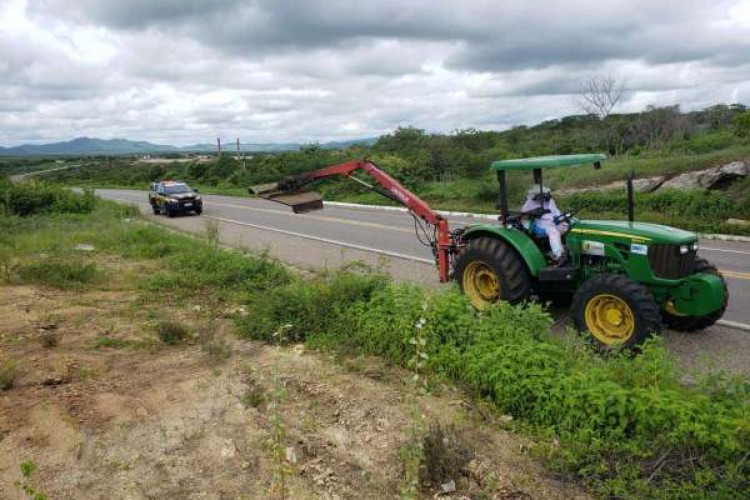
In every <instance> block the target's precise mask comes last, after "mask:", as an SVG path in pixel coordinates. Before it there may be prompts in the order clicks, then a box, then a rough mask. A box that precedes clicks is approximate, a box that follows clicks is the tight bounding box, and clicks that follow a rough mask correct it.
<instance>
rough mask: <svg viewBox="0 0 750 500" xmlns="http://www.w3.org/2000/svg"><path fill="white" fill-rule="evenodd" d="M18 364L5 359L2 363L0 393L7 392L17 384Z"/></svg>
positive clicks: (0, 368) (0, 364)
mask: <svg viewBox="0 0 750 500" xmlns="http://www.w3.org/2000/svg"><path fill="white" fill-rule="evenodd" d="M17 375H18V372H17V371H16V362H15V361H13V360H12V359H5V360H3V361H2V362H0V391H7V390H8V389H10V388H12V387H13V384H15V383H16V377H17Z"/></svg>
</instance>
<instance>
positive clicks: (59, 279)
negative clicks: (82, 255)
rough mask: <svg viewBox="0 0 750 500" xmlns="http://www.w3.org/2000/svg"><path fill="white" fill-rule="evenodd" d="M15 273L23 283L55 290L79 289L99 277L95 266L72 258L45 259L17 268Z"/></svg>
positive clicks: (99, 274)
mask: <svg viewBox="0 0 750 500" xmlns="http://www.w3.org/2000/svg"><path fill="white" fill-rule="evenodd" d="M17 272H18V275H19V277H20V278H21V280H22V281H23V282H24V283H30V284H35V285H45V286H51V287H55V288H81V287H83V286H84V285H87V284H89V283H92V282H94V281H96V280H98V279H99V278H100V277H101V272H100V271H99V268H98V267H97V266H96V264H94V263H93V262H84V261H82V260H79V259H77V258H74V257H70V258H61V257H45V258H42V259H39V260H35V261H32V262H30V263H28V264H23V265H20V266H18V270H17Z"/></svg>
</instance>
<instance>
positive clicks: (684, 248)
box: [680, 245, 690, 255]
mask: <svg viewBox="0 0 750 500" xmlns="http://www.w3.org/2000/svg"><path fill="white" fill-rule="evenodd" d="M689 251H690V247H689V246H688V245H680V255H685V254H686V253H688V252H689Z"/></svg>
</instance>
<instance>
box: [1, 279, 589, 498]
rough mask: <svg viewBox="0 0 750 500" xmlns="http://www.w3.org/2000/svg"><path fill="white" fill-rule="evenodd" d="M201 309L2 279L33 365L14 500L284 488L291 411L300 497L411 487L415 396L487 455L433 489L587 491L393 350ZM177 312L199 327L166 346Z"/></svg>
mask: <svg viewBox="0 0 750 500" xmlns="http://www.w3.org/2000/svg"><path fill="white" fill-rule="evenodd" d="M131 271H132V270H131ZM120 274H121V275H127V273H124V274H123V273H120ZM139 297H140V298H139ZM199 309H200V307H196V306H195V305H193V304H183V305H182V306H180V307H178V306H169V305H165V304H154V303H149V302H148V301H144V300H143V297H142V296H141V295H140V294H139V292H137V291H134V290H133V289H132V287H131V288H129V287H128V286H125V285H123V284H119V285H116V286H115V285H112V286H109V287H104V289H96V290H92V291H88V292H80V291H59V290H50V289H42V288H38V287H30V286H3V287H0V362H1V361H2V360H3V359H5V360H7V359H12V360H14V361H15V363H16V365H17V378H16V380H15V383H14V385H13V387H12V388H10V389H8V390H5V391H2V392H0V498H2V499H23V498H29V496H27V493H25V492H24V491H23V487H24V485H26V486H31V487H33V488H34V489H35V490H36V491H40V492H44V493H45V494H46V495H47V498H49V499H119V498H122V499H155V498H170V499H178V498H179V499H182V498H185V499H193V498H196V499H197V498H206V499H229V498H273V497H274V494H273V493H272V490H271V486H272V483H273V478H274V475H275V474H276V475H277V476H278V474H277V473H278V471H279V467H278V466H276V465H274V464H275V462H274V460H273V454H272V447H271V446H269V443H270V436H271V435H272V430H273V428H274V424H273V422H274V420H275V417H278V418H279V420H280V422H281V424H282V427H283V430H284V431H285V432H286V436H285V439H284V440H283V442H281V443H279V442H278V441H277V444H279V446H281V448H280V449H281V450H283V451H282V453H283V455H284V456H285V457H286V460H285V462H284V463H285V466H286V467H288V477H287V478H286V485H287V487H288V496H287V498H305V499H306V498H322V499H336V498H358V499H369V498H373V499H376V498H378V499H379V498H397V497H398V496H399V491H400V488H401V486H400V482H401V479H402V476H403V471H402V462H401V460H400V458H399V450H400V448H401V447H402V446H403V445H404V443H405V440H406V436H407V429H408V428H409V426H410V425H411V422H412V421H413V419H412V417H411V415H412V409H413V408H414V402H415V401H416V402H417V403H418V405H419V407H420V409H421V412H422V414H423V415H424V418H425V420H426V421H427V422H429V423H434V422H440V423H442V424H445V425H447V424H453V425H455V426H456V428H457V429H458V432H459V433H460V435H461V436H462V441H463V442H464V444H465V446H466V448H467V449H468V450H470V452H471V453H472V455H473V458H472V459H471V461H469V462H468V463H467V464H466V465H465V466H463V467H461V470H456V471H455V474H454V477H453V478H452V479H453V480H454V481H455V485H456V491H454V492H449V493H445V492H442V491H441V488H440V486H437V487H435V488H433V489H432V490H428V491H425V492H424V493H423V496H424V498H433V497H437V496H440V497H444V498H512V499H527V498H533V499H536V498H539V499H554V498H587V495H586V494H585V493H584V492H583V491H582V490H580V489H579V488H577V487H575V486H574V485H571V484H566V483H564V482H561V481H558V480H555V479H554V478H553V477H551V476H550V475H549V474H548V473H546V472H545V471H544V469H543V468H542V467H541V465H540V464H539V463H537V462H536V461H535V460H534V459H533V458H532V457H531V456H530V453H529V449H530V448H531V447H532V446H533V443H530V442H528V441H527V440H525V439H523V438H519V437H518V436H516V435H514V434H512V433H510V432H508V431H506V430H503V425H507V424H503V422H504V421H505V420H507V419H503V418H502V416H501V415H499V414H497V413H495V412H492V411H490V410H489V409H486V408H485V409H482V407H481V406H477V405H476V404H475V403H472V402H471V401H470V400H469V399H468V398H465V397H464V396H462V395H461V393H460V392H458V391H456V390H455V389H451V388H441V387H439V388H437V389H436V390H435V391H434V392H433V394H431V395H419V396H417V395H416V394H417V392H415V391H414V389H413V388H412V387H411V385H410V383H409V374H408V373H406V372H404V371H402V370H400V369H397V368H393V367H388V366H385V365H384V364H383V363H382V362H380V361H379V360H374V359H363V358H357V359H337V358H335V357H333V356H331V355H328V354H324V353H318V352H312V351H308V350H306V349H305V348H304V346H302V345H298V346H289V347H284V348H278V347H275V346H269V345H265V344H261V343H258V342H252V341H243V340H239V339H237V338H236V336H235V335H234V332H233V325H232V321H231V320H230V319H228V318H225V319H220V320H218V321H213V322H211V323H207V320H206V319H205V317H204V315H203V312H202V311H201V310H199ZM163 318H167V319H173V320H178V321H179V322H181V323H182V324H184V325H186V326H187V327H188V330H189V331H190V332H192V333H193V334H194V336H195V337H196V338H192V337H191V339H189V340H188V341H187V342H184V343H181V344H180V345H176V346H167V345H164V344H162V343H160V342H159V341H158V340H157V339H156V336H155V334H154V333H153V332H154V328H153V325H154V322H155V321H157V320H158V319H163ZM207 329H209V330H210V331H208V330H207ZM198 336H200V337H201V338H203V339H204V340H205V339H206V338H213V340H212V341H211V342H213V344H211V345H213V346H214V347H213V348H212V347H211V346H210V345H209V344H207V343H206V342H202V341H201V340H200V339H198V338H197V337H198ZM45 338H47V339H50V338H54V339H56V340H57V345H55V346H49V345H48V346H45V345H44V339H45ZM48 343H54V342H53V341H48ZM217 345H218V346H220V347H219V348H216V347H215V346H217ZM229 348H231V353H230V352H229ZM274 389H283V390H284V391H283V392H284V394H283V395H282V396H280V397H279V405H278V410H274V405H273V404H271V401H272V398H273V394H274V392H275V391H274ZM277 430H278V427H277ZM25 461H33V463H34V464H35V466H36V470H35V471H34V472H33V473H32V474H31V475H30V477H24V476H22V474H21V469H20V464H21V463H22V462H25ZM447 489H450V488H449V487H448V488H447ZM276 496H278V495H276Z"/></svg>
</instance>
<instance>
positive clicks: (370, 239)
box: [97, 189, 750, 373]
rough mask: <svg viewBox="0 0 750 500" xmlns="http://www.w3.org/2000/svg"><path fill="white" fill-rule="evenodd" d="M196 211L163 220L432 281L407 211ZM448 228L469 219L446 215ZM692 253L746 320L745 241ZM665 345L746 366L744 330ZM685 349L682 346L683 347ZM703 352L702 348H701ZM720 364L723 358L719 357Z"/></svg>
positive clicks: (286, 254) (234, 202)
mask: <svg viewBox="0 0 750 500" xmlns="http://www.w3.org/2000/svg"><path fill="white" fill-rule="evenodd" d="M97 194H99V195H100V196H102V197H104V198H107V199H111V200H115V201H120V202H126V203H133V204H137V205H138V206H139V207H140V208H141V210H142V211H143V212H144V213H147V214H150V213H151V210H150V207H149V205H148V203H147V201H146V192H145V191H132V190H111V189H100V190H97ZM203 197H204V212H203V216H201V217H196V216H185V217H175V218H172V219H169V218H167V217H164V216H151V217H158V219H159V221H160V222H163V223H167V224H169V225H172V226H175V227H177V228H179V229H182V230H187V231H192V232H202V231H204V228H205V224H206V220H215V221H218V223H219V224H220V228H221V238H222V242H223V243H226V244H228V245H232V246H238V247H243V248H247V249H250V250H256V251H257V250H267V251H268V252H269V253H270V254H271V255H273V256H275V257H277V258H279V259H280V260H282V261H284V262H287V263H290V264H292V265H296V266H298V267H301V268H315V269H319V268H322V267H338V266H340V265H342V264H344V263H346V262H348V261H351V260H357V261H362V262H364V263H366V264H369V265H373V266H380V267H382V268H383V269H384V270H386V271H387V272H389V273H391V274H392V275H394V277H395V278H396V279H397V280H403V281H416V282H419V283H423V284H428V285H433V286H437V271H436V270H435V269H434V267H433V265H432V255H431V252H430V249H429V248H427V247H425V246H423V245H422V244H420V242H419V241H418V240H417V238H416V237H415V234H414V221H413V219H412V218H411V216H409V215H408V214H405V213H402V212H396V211H383V210H372V209H361V208H348V207H339V206H328V207H326V209H325V210H322V211H317V212H313V213H308V214H302V215H296V214H294V213H292V211H291V209H289V208H288V207H285V206H283V205H280V204H277V203H272V202H269V201H266V200H259V199H250V198H237V197H229V196H216V195H204V196H203ZM449 219H450V222H451V226H452V227H460V226H461V225H465V224H467V223H470V222H477V221H476V219H474V220H472V219H471V218H462V217H449ZM700 245H701V247H700V250H699V254H700V255H701V256H703V257H704V258H706V259H708V260H709V261H710V262H712V263H713V264H714V265H716V266H717V267H718V268H719V269H720V270H721V271H722V272H723V274H724V276H725V278H726V280H727V283H728V284H729V294H730V301H729V307H728V309H727V312H726V314H725V316H724V320H727V321H729V322H736V323H740V324H744V325H750V243H738V242H723V241H715V240H703V241H701V242H700ZM665 337H666V338H667V342H668V343H669V344H671V345H670V348H672V349H673V350H675V351H677V352H680V353H682V355H683V356H688V357H695V360H696V361H698V358H699V357H700V356H702V355H703V354H707V353H706V352H705V351H706V349H704V348H708V351H710V352H713V353H714V354H712V355H710V356H709V357H715V356H723V357H726V356H728V357H729V358H730V359H731V360H732V361H730V362H729V363H728V364H729V365H730V366H731V367H733V368H737V369H739V370H741V371H746V372H748V373H750V360H748V359H747V354H748V353H750V331H743V330H740V329H736V328H726V327H723V326H722V327H720V326H715V327H712V328H711V329H709V330H707V331H706V332H703V333H701V334H697V335H696V334H692V335H690V334H677V333H671V332H669V333H667V334H665ZM683 350H684V352H682V351H683ZM701 353H703V354H701ZM720 364H721V365H725V364H726V363H723V362H721V363H720Z"/></svg>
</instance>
